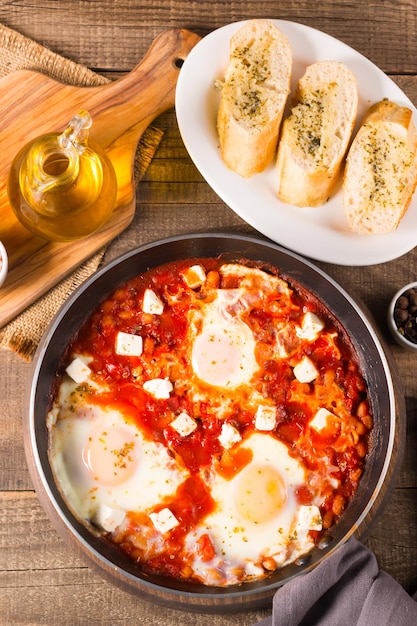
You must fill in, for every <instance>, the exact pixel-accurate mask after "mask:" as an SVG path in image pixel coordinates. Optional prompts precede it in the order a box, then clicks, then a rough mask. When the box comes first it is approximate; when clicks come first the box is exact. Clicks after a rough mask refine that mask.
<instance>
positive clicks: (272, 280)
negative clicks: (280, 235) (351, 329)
mask: <svg viewBox="0 0 417 626" xmlns="http://www.w3.org/2000/svg"><path fill="white" fill-rule="evenodd" d="M358 363H359V360H358V358H357V357H356V354H355V351H354V348H353V347H352V344H351V342H350V341H349V337H348V336H347V334H346V332H345V331H344V329H343V327H342V326H341V325H340V324H339V323H338V321H337V319H335V317H334V316H333V315H332V314H331V312H330V311H329V310H328V309H327V308H326V307H325V306H324V305H323V304H322V303H321V302H320V301H319V300H318V299H317V298H316V297H315V296H313V295H312V294H311V293H309V292H308V291H306V290H305V289H304V288H302V287H301V286H299V285H297V284H295V283H294V281H289V280H287V279H285V277H282V276H281V275H280V272H279V271H278V270H277V269H275V268H273V267H270V266H269V265H265V264H259V263H255V262H254V261H249V260H247V259H241V258H239V259H236V260H235V261H233V262H224V261H222V260H221V258H198V259H187V260H180V261H175V262H170V263H166V264H164V265H160V266H158V267H155V268H152V269H150V270H149V271H147V272H144V273H142V274H141V275H139V276H137V277H136V278H133V279H131V280H129V281H128V282H126V283H124V284H123V285H122V286H120V287H119V288H118V289H117V290H116V291H114V293H113V294H112V295H111V296H110V297H107V298H106V299H105V300H104V301H103V302H101V303H100V304H99V305H98V306H97V308H96V309H95V311H94V312H93V313H92V314H91V315H90V317H89V318H88V319H87V320H86V321H85V323H84V324H83V325H82V327H81V328H80V329H79V332H78V333H77V335H76V337H75V338H74V339H73V340H72V341H71V343H70V345H69V346H68V348H67V350H66V353H65V354H64V355H63V357H62V360H61V367H60V371H59V372H58V376H57V381H56V384H55V387H54V389H53V393H52V400H51V406H50V411H49V413H48V418H47V426H48V435H49V459H50V463H51V467H52V469H53V473H54V478H55V481H56V483H57V485H58V487H59V489H60V491H61V493H62V495H63V497H64V498H65V500H66V502H67V504H68V506H69V507H70V508H71V509H72V510H73V512H74V514H75V515H76V516H77V517H78V518H79V519H80V520H82V521H83V522H84V523H85V524H86V525H87V526H89V527H90V528H94V531H95V532H97V531H99V532H101V533H102V534H103V535H104V536H106V537H107V539H108V540H109V541H111V542H113V543H114V544H116V545H117V546H118V547H119V549H120V550H121V551H123V552H124V553H125V554H127V555H129V556H130V557H131V558H132V559H133V560H134V561H136V562H137V563H138V564H139V565H140V567H141V569H142V571H143V572H145V573H152V574H163V575H167V576H171V577H174V578H176V579H183V580H190V581H192V582H202V583H204V584H205V585H210V586H222V587H224V586H227V585H231V584H236V583H240V582H245V581H253V580H256V579H262V578H264V577H266V576H268V574H270V573H271V572H272V571H274V570H276V569H277V568H280V567H283V566H284V565H286V564H288V563H292V562H294V561H296V560H297V559H299V558H300V557H302V556H303V555H305V554H307V553H308V552H309V551H310V550H311V549H312V548H313V546H314V545H316V544H318V543H319V542H320V538H321V536H322V533H323V532H324V531H326V530H327V529H329V528H330V527H332V526H333V525H334V524H336V523H337V521H338V520H339V518H340V516H341V515H342V514H343V511H344V510H345V509H346V507H347V506H348V504H349V502H350V501H351V499H352V498H353V496H354V494H355V492H356V489H357V486H358V484H359V481H360V479H361V475H362V473H363V469H364V464H365V463H366V455H367V451H368V436H369V433H370V431H371V429H372V416H371V414H370V409H369V402H368V393H367V388H366V383H365V379H364V377H363V375H362V373H361V371H360V367H359V364H358Z"/></svg>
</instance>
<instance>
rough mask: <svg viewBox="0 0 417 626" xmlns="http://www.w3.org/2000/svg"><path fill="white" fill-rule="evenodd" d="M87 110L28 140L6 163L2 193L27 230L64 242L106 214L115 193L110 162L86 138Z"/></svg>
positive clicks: (94, 227) (89, 122) (82, 234)
mask: <svg viewBox="0 0 417 626" xmlns="http://www.w3.org/2000/svg"><path fill="white" fill-rule="evenodd" d="M91 126H92V119H91V116H90V114H89V113H88V111H80V112H79V113H78V114H77V115H75V116H74V117H73V118H72V120H71V121H70V123H69V124H68V126H67V127H66V128H65V130H64V131H63V132H62V133H50V134H46V135H42V136H40V137H38V138H36V139H34V140H32V141H31V142H29V143H28V144H27V145H26V146H25V147H24V148H23V149H22V150H20V152H19V153H18V154H17V155H16V157H15V158H14V160H13V163H12V165H11V169H10V173H9V178H8V184H7V193H8V197H9V202H10V205H11V208H12V209H13V211H14V213H15V215H16V217H17V218H18V220H19V221H20V222H21V223H22V224H23V225H24V226H25V227H26V228H27V229H29V230H30V231H31V233H32V234H34V235H37V236H39V237H42V238H44V239H47V240H50V241H70V240H74V239H79V238H82V237H86V236H88V235H90V234H91V233H93V232H95V231H97V230H98V229H99V228H101V226H103V225H104V224H105V222H106V221H107V220H108V219H109V217H110V216H111V214H112V211H113V209H114V205H115V201H116V195H117V179H116V174H115V171H114V168H113V165H112V163H111V161H110V159H109V158H108V157H107V155H106V154H105V153H104V151H103V150H102V149H101V148H99V147H98V146H94V145H92V144H90V143H89V130H90V128H91Z"/></svg>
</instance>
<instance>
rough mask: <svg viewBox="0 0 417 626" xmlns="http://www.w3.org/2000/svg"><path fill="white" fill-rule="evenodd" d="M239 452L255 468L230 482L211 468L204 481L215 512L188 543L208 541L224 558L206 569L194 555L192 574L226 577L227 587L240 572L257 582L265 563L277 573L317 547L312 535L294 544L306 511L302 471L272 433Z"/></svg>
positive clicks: (254, 439)
mask: <svg viewBox="0 0 417 626" xmlns="http://www.w3.org/2000/svg"><path fill="white" fill-rule="evenodd" d="M238 446H240V447H244V448H247V449H249V450H251V451H252V454H253V458H252V460H251V462H250V463H249V464H248V465H246V466H245V467H244V468H243V469H242V470H240V471H239V472H238V473H237V474H235V475H234V476H233V477H232V478H231V479H230V480H229V479H227V478H225V477H223V476H222V475H221V474H220V473H218V472H217V471H216V468H215V467H214V468H212V470H211V473H210V475H209V476H208V478H206V480H207V482H208V484H209V486H210V489H211V495H212V498H213V499H214V501H215V502H216V508H215V510H214V511H213V512H212V513H211V514H209V515H208V516H207V517H206V518H205V519H204V523H203V524H201V525H200V527H198V528H197V529H196V530H195V531H194V533H192V534H191V535H190V536H189V537H188V538H187V543H188V545H189V546H190V548H191V546H192V544H193V543H194V544H196V542H197V539H198V537H199V536H201V535H202V534H206V533H207V534H208V535H209V537H210V539H211V542H212V543H213V545H214V547H215V551H216V553H217V555H220V556H217V557H216V558H215V560H214V561H213V562H209V563H207V562H204V560H202V559H201V558H200V556H199V555H198V554H195V559H194V564H193V567H194V570H195V571H196V572H197V573H198V574H199V575H201V576H202V578H203V579H206V578H208V579H209V580H210V578H211V577H212V576H213V572H214V571H216V572H217V573H216V574H215V577H216V576H217V575H218V572H219V571H222V572H223V576H224V577H225V581H226V582H227V583H228V584H230V583H231V582H233V581H234V577H235V574H234V572H235V571H236V568H243V570H244V571H245V572H246V575H247V576H256V575H258V576H259V574H260V573H261V572H262V573H264V570H263V568H262V563H263V562H264V561H265V559H273V562H274V564H275V566H276V567H279V566H282V565H284V564H285V563H286V562H288V561H289V560H291V561H292V560H294V559H295V558H296V557H297V554H298V553H299V554H303V553H305V552H306V551H308V550H309V549H310V548H311V547H312V545H313V544H312V540H311V539H310V538H309V537H308V533H307V531H308V529H306V530H305V532H304V533H303V540H302V541H301V542H300V541H295V542H294V540H295V539H297V533H296V530H297V529H298V530H300V529H299V525H297V524H298V522H299V519H300V511H301V510H302V509H303V507H302V506H301V505H300V504H298V502H297V499H296V494H295V491H296V488H297V486H299V485H302V484H303V483H304V482H305V469H304V467H303V466H302V465H300V463H299V462H298V461H297V460H296V459H294V458H292V457H290V456H289V454H288V449H287V447H286V446H285V444H283V443H282V442H280V441H279V440H277V439H276V438H275V437H273V436H272V435H271V434H269V433H253V434H251V435H250V436H249V437H248V438H247V439H245V440H244V441H242V442H241V443H240V444H238ZM290 546H291V547H290ZM290 552H291V554H290ZM236 580H238V577H237V578H236Z"/></svg>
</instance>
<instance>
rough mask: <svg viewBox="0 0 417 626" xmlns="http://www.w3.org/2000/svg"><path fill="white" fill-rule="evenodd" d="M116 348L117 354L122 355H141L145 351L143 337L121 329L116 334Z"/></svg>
mask: <svg viewBox="0 0 417 626" xmlns="http://www.w3.org/2000/svg"><path fill="white" fill-rule="evenodd" d="M115 349H116V354H119V355H122V356H140V355H141V354H142V351H143V340H142V337H141V336H140V335H132V334H131V333H124V332H122V331H119V332H118V333H117V335H116V348H115Z"/></svg>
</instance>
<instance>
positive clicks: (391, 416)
mask: <svg viewBox="0 0 417 626" xmlns="http://www.w3.org/2000/svg"><path fill="white" fill-rule="evenodd" d="M217 255H222V257H223V258H224V260H225V261H231V260H234V259H236V258H239V257H246V258H249V259H252V260H257V261H263V262H266V263H272V264H273V265H275V266H276V267H278V268H279V269H280V271H281V274H282V275H283V276H284V277H286V278H288V279H290V280H291V279H294V280H295V281H297V282H298V283H300V284H301V285H303V286H304V287H306V288H307V289H308V290H310V291H311V292H313V293H314V294H315V295H316V296H317V297H319V298H320V299H321V300H322V301H323V302H324V303H325V304H326V305H327V306H328V308H329V309H330V310H331V311H332V312H333V313H334V314H335V316H336V317H337V318H338V319H339V321H340V322H341V323H342V325H343V326H344V327H345V329H346V331H347V332H348V334H349V336H350V337H351V339H352V341H353V344H354V347H355V348H356V351H357V352H358V354H359V357H360V360H361V365H362V368H363V371H364V372H365V376H366V378H367V383H368V386H369V389H370V395H371V408H372V413H373V417H374V428H373V432H372V437H371V442H370V444H371V445H370V451H369V458H368V459H367V463H366V469H365V472H364V474H363V477H362V479H361V482H360V487H359V490H358V492H357V495H356V496H355V498H354V500H353V501H352V503H351V504H350V506H349V507H348V508H347V510H346V512H345V513H344V515H343V517H342V518H341V520H340V522H339V523H338V524H337V525H336V526H335V527H334V528H332V529H331V532H330V533H329V534H328V535H327V536H326V537H325V538H324V540H323V541H322V542H321V544H320V546H319V547H316V548H314V549H313V551H312V552H311V553H310V555H308V556H307V557H306V558H304V559H301V560H300V561H299V562H298V563H296V564H291V565H288V566H286V567H284V568H283V569H281V570H278V571H277V572H275V573H274V574H272V575H271V576H270V577H268V578H266V579H264V580H262V581H258V582H253V583H245V584H243V585H234V586H231V587H227V588H214V587H206V586H204V585H202V584H189V583H186V582H181V581H178V582H177V581H175V580H170V579H168V578H164V577H162V576H147V575H144V574H143V573H141V571H140V569H139V567H138V566H137V565H136V564H135V563H133V562H132V561H131V560H129V559H128V557H126V556H125V555H123V554H121V553H119V552H118V551H117V550H116V549H115V548H114V547H113V546H112V545H109V544H108V542H106V541H105V540H104V539H102V538H101V537H100V536H98V535H96V534H93V533H92V532H90V531H89V530H88V529H87V528H86V527H84V526H83V525H82V524H81V523H80V522H79V521H78V520H77V519H76V518H75V517H74V516H73V515H72V513H71V512H70V510H69V509H68V508H67V506H66V504H65V501H64V500H63V499H62V497H61V495H60V492H59V490H58V489H57V487H56V485H55V483H54V479H53V475H52V472H51V468H50V465H49V462H48V455H47V445H48V443H47V441H48V438H47V430H46V414H47V411H48V408H49V401H50V392H51V387H52V384H53V381H54V377H55V372H56V371H57V367H58V362H59V359H60V357H61V354H62V353H63V352H64V350H65V348H66V346H67V344H68V342H69V340H70V339H71V337H72V336H73V335H74V333H75V332H76V331H77V329H78V328H79V326H80V325H81V323H82V322H83V321H84V320H85V319H86V317H88V316H89V314H90V313H91V312H92V310H93V309H94V308H95V307H96V306H97V303H98V302H99V301H100V300H102V299H104V298H105V297H106V296H108V295H109V294H110V293H111V292H112V291H113V290H114V289H115V288H116V287H118V286H119V285H120V284H121V283H123V282H124V281H126V280H128V279H130V278H132V277H134V276H136V275H138V274H140V273H141V272H144V271H146V270H148V269H149V268H151V267H154V266H157V265H160V264H162V263H166V262H169V261H173V260H178V259H184V258H193V257H213V256H217ZM394 387H395V388H394ZM402 400H403V398H402V394H400V393H398V389H397V388H396V385H394V382H393V375H392V367H391V363H389V362H388V358H387V354H386V352H385V350H384V348H383V347H382V344H381V342H380V339H379V338H378V336H377V334H376V332H375V331H374V330H373V328H372V325H371V323H370V322H369V320H368V319H367V317H366V315H365V313H364V312H363V311H362V310H361V308H359V306H358V305H357V304H356V303H355V302H354V301H353V300H352V299H351V298H350V296H349V295H348V294H347V293H346V292H345V291H344V290H343V289H342V288H341V287H339V286H338V285H337V284H336V283H335V282H334V281H333V280H332V279H331V278H330V277H329V276H327V275H326V274H325V273H324V272H322V271H321V270H320V269H318V268H317V267H315V266H314V265H312V264H311V263H310V262H308V261H306V260H305V259H303V258H302V257H300V256H298V255H296V254H293V253H291V252H289V251H287V250H285V249H283V248H281V247H279V246H277V245H275V244H273V243H270V242H268V241H263V240H260V239H256V238H253V237H248V236H243V235H231V234H222V233H214V234H211V233H210V234H191V235H186V236H181V237H173V238H169V239H164V240H162V241H157V242H155V243H151V244H148V245H145V246H142V247H141V248H139V249H136V250H132V251H131V252H128V253H127V254H124V255H123V256H121V257H120V258H118V259H116V260H115V261H113V262H112V263H110V264H109V265H107V266H106V267H104V268H103V269H101V270H100V271H98V272H97V273H96V274H95V275H94V276H93V277H91V278H90V279H89V280H87V281H86V282H85V283H84V284H83V285H82V286H81V287H80V288H79V289H78V290H77V291H76V292H75V294H74V295H73V296H72V297H71V298H70V299H69V300H68V301H67V302H66V303H65V304H64V306H63V307H62V309H61V311H60V312H59V313H58V315H57V316H56V317H55V319H54V320H53V321H52V322H51V324H50V326H49V328H48V329H47V331H46V333H45V335H44V337H43V339H42V341H41V343H40V345H39V348H38V350H37V352H36V355H35V358H34V362H33V366H32V369H31V380H30V385H29V386H28V392H27V398H26V410H25V416H24V440H25V451H26V457H27V461H28V466H29V471H30V475H31V478H32V480H33V482H34V485H35V488H36V491H37V494H38V497H39V499H40V501H41V504H42V505H43V507H44V509H45V511H46V513H47V515H48V516H49V518H50V520H51V522H52V524H53V525H54V527H55V528H56V530H57V531H58V532H59V533H60V534H61V535H62V537H63V538H64V539H65V540H66V541H67V542H68V543H69V544H70V547H71V549H75V550H76V552H77V554H78V555H79V556H81V557H83V558H84V560H85V561H86V562H87V564H89V565H90V566H94V568H95V569H97V570H98V571H99V573H101V574H102V575H103V576H104V577H105V578H107V579H108V580H110V581H111V582H113V583H114V584H116V585H118V586H119V587H122V588H123V589H125V590H127V591H130V592H133V593H136V594H138V595H140V596H141V597H143V598H144V599H147V600H150V601H153V602H156V603H160V604H164V605H167V606H169V607H171V608H177V609H182V610H191V611H200V612H232V611H244V610H247V609H251V610H253V609H256V608H258V607H261V606H264V605H265V604H267V603H268V602H269V601H270V600H271V598H272V596H273V594H274V592H275V591H276V590H277V588H278V587H279V586H281V585H282V584H283V583H285V582H286V581H288V580H289V579H291V578H293V577H294V576H299V575H301V574H303V573H305V572H307V571H309V570H310V569H311V568H313V567H315V566H316V565H317V564H318V563H319V562H320V561H321V560H322V559H324V558H326V557H327V556H328V555H329V554H331V553H332V552H333V551H334V550H335V549H336V548H337V547H338V546H339V545H341V544H342V543H343V542H345V541H346V540H347V539H348V537H350V536H351V535H352V534H353V533H356V534H358V533H360V532H361V528H362V527H366V526H367V523H368V520H369V519H370V518H372V517H374V516H375V512H376V511H377V510H378V508H379V506H380V500H381V497H382V495H383V493H384V492H385V491H386V489H387V485H388V484H389V483H391V482H392V475H393V471H392V460H393V456H394V455H396V454H397V451H398V448H399V447H401V442H402V440H403V436H402V431H401V429H402V415H403V407H402Z"/></svg>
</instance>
